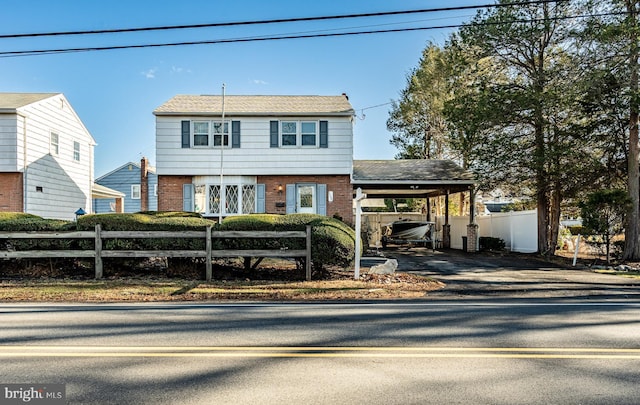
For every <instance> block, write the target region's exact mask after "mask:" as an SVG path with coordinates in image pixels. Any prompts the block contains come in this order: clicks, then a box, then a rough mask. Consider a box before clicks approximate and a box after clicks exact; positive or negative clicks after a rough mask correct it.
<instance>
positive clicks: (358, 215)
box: [353, 187, 367, 280]
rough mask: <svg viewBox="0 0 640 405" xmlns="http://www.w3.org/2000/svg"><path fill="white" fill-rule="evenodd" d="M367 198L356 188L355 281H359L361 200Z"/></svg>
mask: <svg viewBox="0 0 640 405" xmlns="http://www.w3.org/2000/svg"><path fill="white" fill-rule="evenodd" d="M365 198H367V195H366V194H363V193H362V189H361V188H360V187H358V189H357V190H356V252H355V256H356V257H355V267H354V273H353V278H354V279H355V280H358V279H360V251H361V249H362V246H361V245H362V238H361V235H360V233H361V230H360V228H361V227H362V200H363V199H365Z"/></svg>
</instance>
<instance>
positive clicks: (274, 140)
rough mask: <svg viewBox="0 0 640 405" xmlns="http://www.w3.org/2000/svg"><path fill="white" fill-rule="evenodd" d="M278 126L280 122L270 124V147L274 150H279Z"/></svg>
mask: <svg viewBox="0 0 640 405" xmlns="http://www.w3.org/2000/svg"><path fill="white" fill-rule="evenodd" d="M278 126H279V122H278V121H270V122H269V135H270V140H271V142H270V146H271V147H272V148H277V147H278V144H279V142H278V132H279V131H278Z"/></svg>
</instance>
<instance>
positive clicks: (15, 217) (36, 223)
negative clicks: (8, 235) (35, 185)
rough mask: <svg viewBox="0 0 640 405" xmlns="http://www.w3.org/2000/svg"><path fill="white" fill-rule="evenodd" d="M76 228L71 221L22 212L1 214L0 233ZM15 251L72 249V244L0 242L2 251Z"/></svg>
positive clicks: (55, 230)
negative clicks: (9, 249) (10, 249)
mask: <svg viewBox="0 0 640 405" xmlns="http://www.w3.org/2000/svg"><path fill="white" fill-rule="evenodd" d="M74 228H75V224H74V223H73V222H71V221H63V220H59V219H45V218H42V217H39V216H37V215H32V214H24V213H21V212H0V231H3V232H65V231H70V230H73V229H74ZM9 245H10V247H11V248H12V249H15V250H63V249H70V248H71V245H72V242H71V241H69V240H61V239H13V240H11V242H8V241H3V242H2V241H0V249H5V250H6V249H8V248H9Z"/></svg>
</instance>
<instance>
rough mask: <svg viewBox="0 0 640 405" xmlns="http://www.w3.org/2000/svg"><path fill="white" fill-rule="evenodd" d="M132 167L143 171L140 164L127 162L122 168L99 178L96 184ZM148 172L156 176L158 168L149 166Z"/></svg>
mask: <svg viewBox="0 0 640 405" xmlns="http://www.w3.org/2000/svg"><path fill="white" fill-rule="evenodd" d="M130 165H131V166H134V167H136V168H138V169H141V167H140V163H136V162H127V163H125V164H123V165H122V166H119V167H117V168H115V169H113V170H111V171H110V172H108V173H106V174H103V175H102V176H100V177H98V178H97V179H96V180H95V181H96V182H98V181H100V180H103V179H105V178H107V177H109V176H111V175H112V174H114V173H117V172H119V171H120V170H122V169H125V168H128V167H129V166H130ZM147 171H148V172H149V173H152V174H156V168H155V167H153V166H147Z"/></svg>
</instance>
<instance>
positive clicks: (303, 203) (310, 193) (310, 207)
mask: <svg viewBox="0 0 640 405" xmlns="http://www.w3.org/2000/svg"><path fill="white" fill-rule="evenodd" d="M297 190H298V192H297V194H298V195H297V204H298V210H297V212H299V213H301V214H315V213H316V186H315V185H314V184H301V185H298V187H297Z"/></svg>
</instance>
